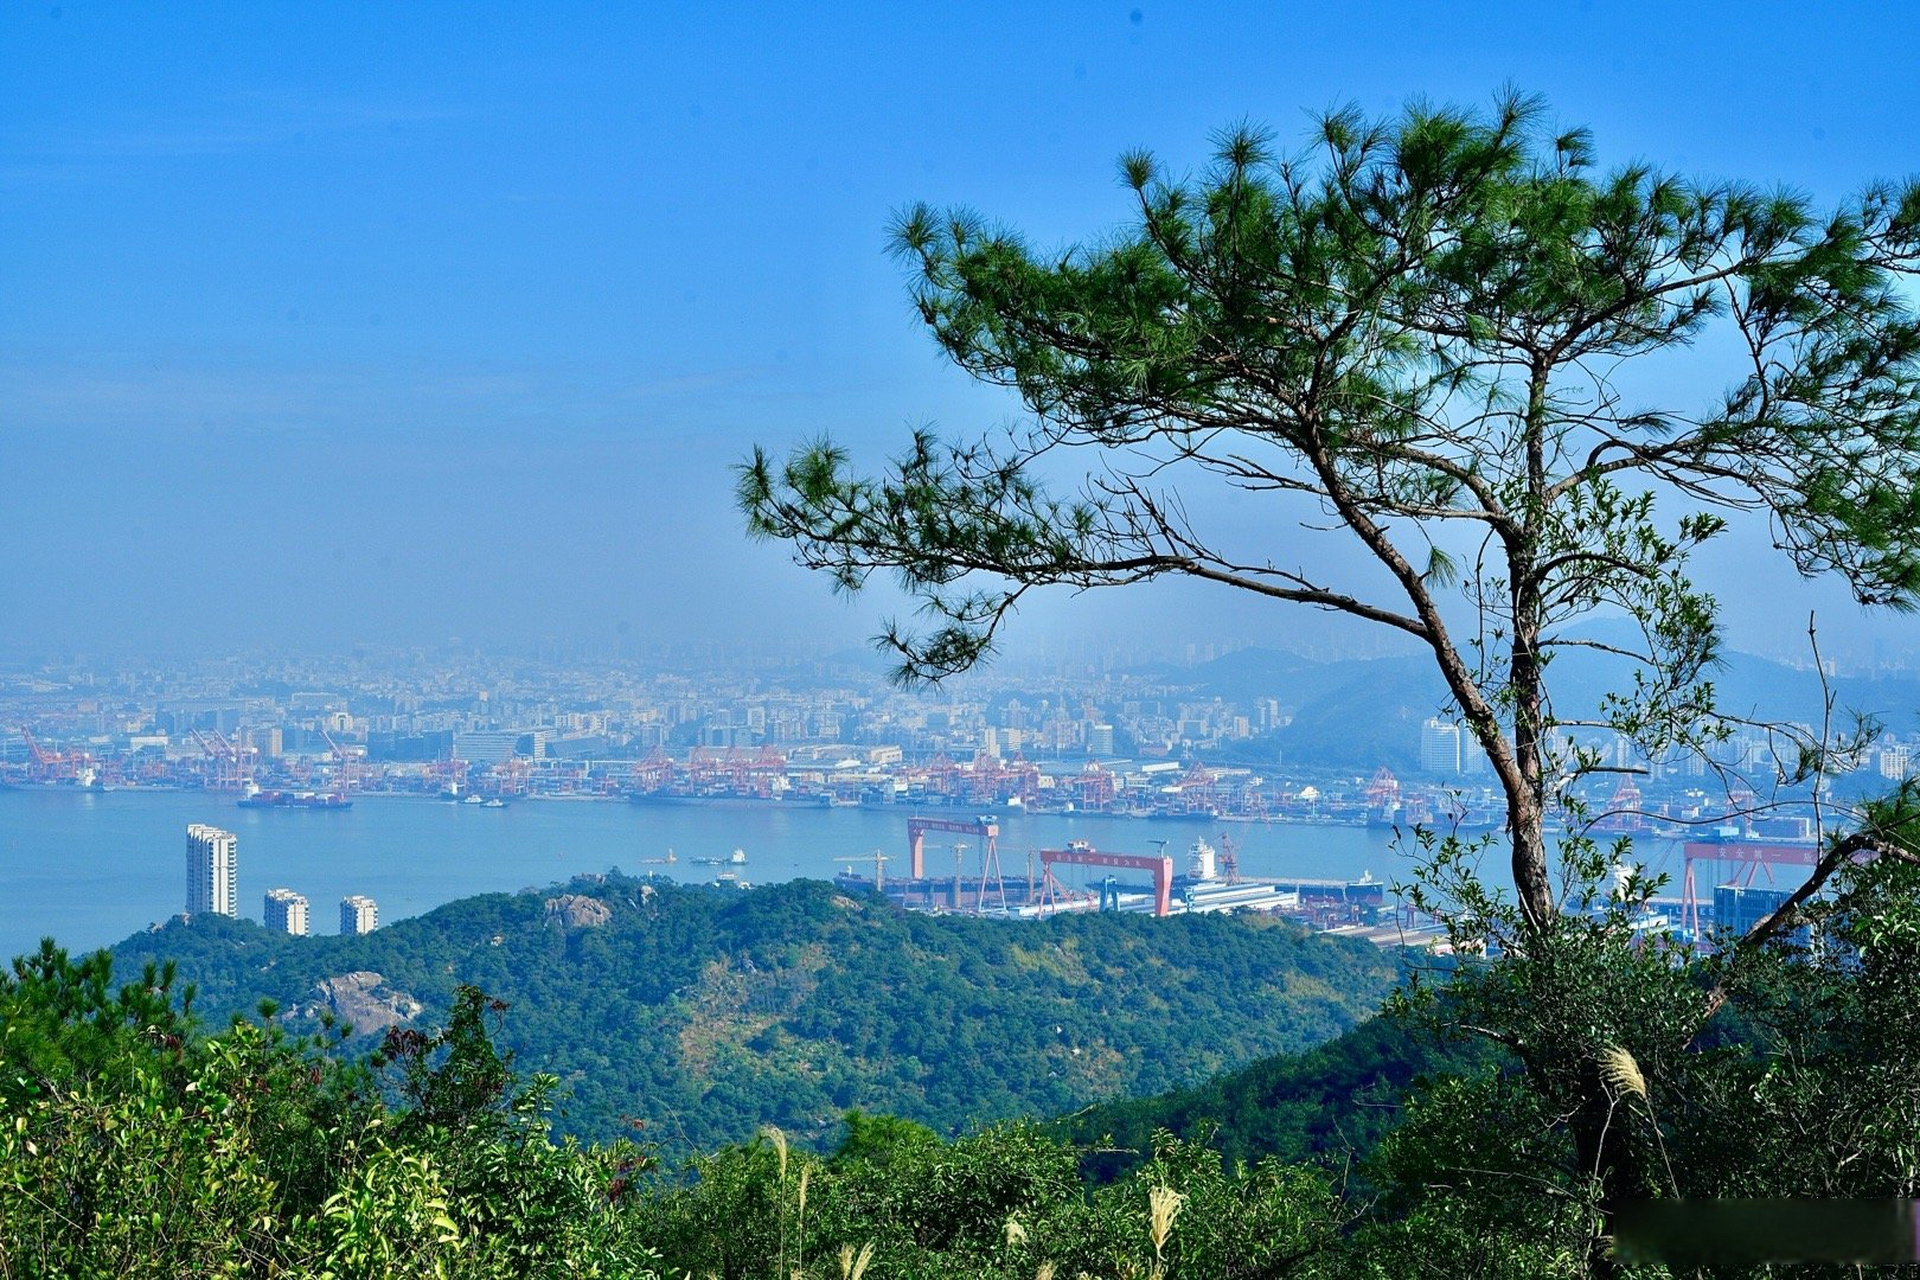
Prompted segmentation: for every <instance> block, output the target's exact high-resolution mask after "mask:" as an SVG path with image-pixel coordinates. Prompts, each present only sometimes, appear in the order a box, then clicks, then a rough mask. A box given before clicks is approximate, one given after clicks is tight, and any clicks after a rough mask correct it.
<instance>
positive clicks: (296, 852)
mask: <svg viewBox="0 0 1920 1280" xmlns="http://www.w3.org/2000/svg"><path fill="white" fill-rule="evenodd" d="M944 812H945V814H946V816H955V815H954V813H953V811H944ZM912 813H913V811H911V810H907V809H905V808H901V809H821V808H814V807H811V806H798V805H792V806H783V805H778V804H756V803H752V802H740V803H732V804H728V803H719V804H710V805H684V806H650V805H632V804H624V803H616V802H598V801H557V800H545V801H521V802H518V803H516V804H514V805H512V806H511V807H509V808H505V809H487V808H483V807H481V806H478V805H461V804H448V803H443V802H438V801H433V800H426V799H417V798H403V797H389V796H361V797H358V798H357V799H356V801H355V803H354V806H353V808H351V809H349V810H346V811H344V812H338V813H328V812H318V811H305V810H280V809H242V808H240V807H239V806H238V805H237V804H236V803H235V800H234V798H233V797H232V796H228V795H218V794H212V793H208V792H194V791H137V790H122V791H105V792H83V791H62V790H35V789H22V790H14V791H0V957H4V956H13V955H17V954H20V953H22V952H24V951H29V950H32V949H34V948H35V947H37V946H38V945H39V940H40V939H41V938H42V937H43V936H51V937H52V938H53V939H54V940H55V941H57V942H58V943H59V944H60V945H61V946H63V947H66V948H67V949H68V950H69V951H72V952H79V951H84V950H90V949H92V948H95V947H101V946H107V945H110V944H112V943H115V942H118V941H119V940H120V939H122V938H124V937H126V936H127V935H128V934H131V933H134V932H137V931H138V930H141V929H144V928H147V927H148V926H149V925H152V924H155V923H158V922H161V921H164V920H166V919H168V918H169V917H170V916H172V915H175V914H177V913H178V912H179V911H180V910H181V909H182V907H183V905H184V903H185V896H186V860H185V850H186V827H187V824H189V823H193V822H208V823H212V824H214V825H215V826H220V827H224V828H226V829H227V830H229V831H232V832H234V833H235V834H236V835H237V836H238V837H239V880H240V914H241V915H243V916H246V917H247V918H249V919H252V920H259V919H260V916H261V899H262V896H263V895H264V894H265V892H266V891H267V890H268V889H270V888H279V887H285V888H289V889H293V890H296V891H297V892H300V893H303V894H305V895H306V896H307V898H308V900H309V902H310V903H311V904H312V927H313V931H314V932H315V933H332V932H334V931H335V930H336V929H337V928H338V916H339V901H340V899H341V898H342V897H345V896H346V895H348V894H354V893H358V894H365V895H367V896H368V897H371V898H373V899H374V900H375V901H376V902H378V903H379V908H380V920H381V923H382V924H391V923H392V922H394V921H395V920H400V919H404V918H406V917H408V916H414V915H419V914H422V913H424V912H427V911H431V910H432V909H433V908H435V907H437V906H440V905H442V904H444V903H446V902H450V901H452V900H454V899H456V898H463V897H468V896H471V895H473V894H480V893H495V892H513V891H515V890H518V889H522V888H526V887H535V888H540V887H545V886H546V885H549V884H552V883H555V882H557V881H563V880H566V879H569V878H571V877H573V876H575V875H579V874H581V873H583V872H601V871H606V870H609V869H610V868H615V867H617V868H619V869H620V870H622V871H624V872H627V873H628V874H632V875H638V874H643V873H649V872H650V873H654V874H659V875H664V876H668V877H671V878H673V879H676V880H683V881H705V880H711V879H712V878H713V876H714V874H715V868H713V867H711V866H703V865H697V864H695V863H694V862H692V859H694V858H717V857H724V856H726V855H727V854H729V853H731V852H732V851H733V850H734V849H736V848H739V849H744V850H745V851H746V854H747V859H748V861H747V863H746V865H745V866H742V867H739V868H737V870H738V871H739V873H740V876H741V878H742V879H744V880H748V881H750V882H752V883H755V884H764V883H771V882H775V881H781V880H790V879H795V878H799V877H814V878H819V879H828V878H831V877H832V876H833V875H834V873H835V872H837V871H839V870H842V869H844V868H845V867H846V866H847V865H848V864H846V863H843V862H838V861H836V859H838V858H845V857H861V858H864V859H865V861H864V862H861V863H856V864H853V865H854V866H855V868H856V869H857V870H859V871H861V872H862V873H863V874H869V875H870V874H871V873H872V870H873V861H872V855H873V853H874V852H875V851H876V850H877V851H880V852H884V853H886V854H888V855H890V856H891V857H892V859H893V861H891V862H889V863H888V864H887V866H886V869H887V873H888V874H889V875H890V876H894V875H899V874H903V873H904V871H905V869H906V861H907V859H906V855H907V847H906V846H907V834H906V821H907V818H908V817H910V816H912ZM932 816H939V815H937V814H936V815H932ZM1000 831H1001V834H1000V859H1001V868H1002V871H1003V873H1004V874H1005V875H1006V876H1007V877H1008V878H1009V879H1010V880H1011V879H1014V878H1017V877H1024V876H1025V875H1026V874H1027V862H1028V853H1029V851H1032V850H1038V849H1042V848H1059V847H1061V846H1062V845H1063V844H1065V842H1066V841H1068V840H1087V841H1091V842H1092V843H1093V845H1094V846H1095V847H1096V848H1099V849H1102V850H1105V851H1107V852H1111V853H1136V854H1144V853H1153V852H1155V851H1156V844H1157V842H1158V841H1161V840H1165V841H1166V842H1167V849H1168V851H1169V852H1171V853H1173V854H1175V855H1176V859H1177V858H1178V856H1179V855H1180V854H1182V853H1183V852H1184V851H1185V850H1186V848H1187V847H1188V846H1189V845H1190V844H1191V843H1192V842H1193V841H1194V840H1195V839H1196V838H1200V837H1205V838H1206V839H1208V840H1210V841H1214V842H1215V843H1218V837H1219V836H1220V834H1221V833H1222V832H1223V831H1224V832H1227V833H1229V834H1230V835H1231V837H1232V839H1233V840H1234V842H1235V844H1236V845H1238V847H1239V859H1240V874H1241V875H1243V876H1248V877H1270V878H1288V877H1296V876H1297V877H1302V878H1326V879H1353V878H1357V877H1358V876H1360V875H1361V874H1362V873H1364V872H1367V871H1371V872H1372V873H1373V874H1374V875H1375V876H1377V877H1379V878H1381V879H1383V880H1388V881H1391V880H1393V879H1394V878H1395V877H1396V876H1402V877H1404V875H1405V873H1406V870H1407V860H1406V858H1405V857H1404V856H1403V855H1400V854H1398V853H1396V852H1395V851H1394V850H1393V848H1392V847H1391V846H1392V841H1393V833H1392V832H1391V831H1385V830H1368V829H1363V828H1358V827H1333V826H1308V825H1300V824H1282V823H1262V822H1239V823H1230V824H1222V823H1220V822H1217V821H1208V820H1202V819H1196V820H1192V821H1185V820H1174V821H1144V820H1140V819H1127V818H1113V817H1103V816H1098V815H1091V814H1081V815H1057V814H1025V813H1020V812H1017V811H1016V812H1010V813H1002V814H1001V815H1000ZM961 839H963V837H957V836H945V835H940V834H933V835H929V836H928V837H927V867H928V871H929V872H930V873H931V874H934V875H939V874H941V873H942V872H946V873H947V874H951V867H952V845H953V843H954V842H955V841H956V840H961ZM669 851H672V852H673V854H674V855H675V856H676V858H677V861H675V862H674V863H672V864H666V863H664V862H662V861H660V860H662V859H665V858H666V857H667V855H668V852H669ZM978 857H979V852H978V850H977V849H970V850H969V851H968V853H967V855H966V858H967V866H968V869H969V872H970V873H971V872H972V870H973V869H974V868H976V867H977V865H978ZM1176 865H1177V863H1176ZM1074 870H1083V869H1074ZM1092 874H1093V873H1092V872H1091V870H1090V869H1087V870H1086V874H1085V876H1084V879H1085V881H1086V882H1091V880H1092ZM1067 878H1070V877H1067Z"/></svg>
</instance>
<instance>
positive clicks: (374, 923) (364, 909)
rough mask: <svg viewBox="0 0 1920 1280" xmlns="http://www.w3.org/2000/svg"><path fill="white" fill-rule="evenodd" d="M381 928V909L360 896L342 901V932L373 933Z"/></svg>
mask: <svg viewBox="0 0 1920 1280" xmlns="http://www.w3.org/2000/svg"><path fill="white" fill-rule="evenodd" d="M379 927H380V908H379V907H377V906H375V905H374V902H373V899H372V898H364V897H362V896H360V895H359V894H357V893H356V894H353V895H351V896H350V897H345V898H342V899H340V932H341V933H343V934H354V933H372V932H373V931H374V930H375V929H377V928H379Z"/></svg>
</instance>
